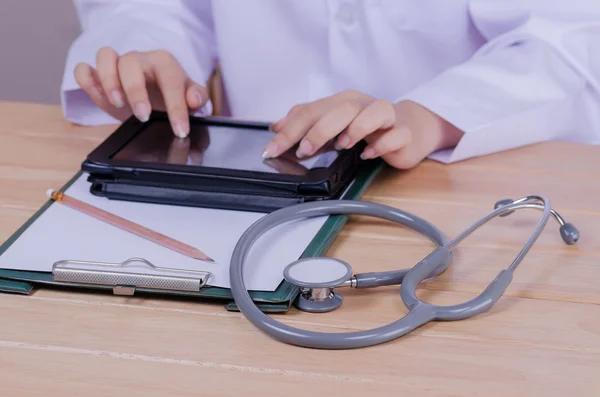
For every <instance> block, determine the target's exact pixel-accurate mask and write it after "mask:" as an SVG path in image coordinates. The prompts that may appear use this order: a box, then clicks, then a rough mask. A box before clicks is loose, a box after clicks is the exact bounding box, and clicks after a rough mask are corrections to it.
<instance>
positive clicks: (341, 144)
mask: <svg viewBox="0 0 600 397" xmlns="http://www.w3.org/2000/svg"><path fill="white" fill-rule="evenodd" d="M349 144H350V137H349V136H348V135H342V136H340V138H339V139H338V141H337V142H336V143H335V150H342V149H346V148H347V147H348V145H349Z"/></svg>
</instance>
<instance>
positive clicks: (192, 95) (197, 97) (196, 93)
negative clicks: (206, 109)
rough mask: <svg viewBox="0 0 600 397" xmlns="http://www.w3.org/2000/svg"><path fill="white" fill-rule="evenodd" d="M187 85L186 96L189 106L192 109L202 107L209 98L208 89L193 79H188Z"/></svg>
mask: <svg viewBox="0 0 600 397" xmlns="http://www.w3.org/2000/svg"><path fill="white" fill-rule="evenodd" d="M186 85H187V88H186V93H185V97H186V101H187V104H188V107H189V108H190V109H192V110H199V109H201V108H202V107H203V106H204V105H206V103H207V102H208V100H209V97H208V89H207V88H206V87H204V86H203V85H200V84H198V83H195V82H194V81H192V80H188V82H187V84H186Z"/></svg>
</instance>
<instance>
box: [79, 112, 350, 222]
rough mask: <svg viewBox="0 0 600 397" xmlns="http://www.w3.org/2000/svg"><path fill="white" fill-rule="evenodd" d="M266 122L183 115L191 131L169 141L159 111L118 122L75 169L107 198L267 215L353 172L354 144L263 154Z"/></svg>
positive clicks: (337, 184) (317, 196) (343, 182)
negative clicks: (310, 152) (304, 153)
mask: <svg viewBox="0 0 600 397" xmlns="http://www.w3.org/2000/svg"><path fill="white" fill-rule="evenodd" d="M269 126H270V124H269V123H261V122H253V121H245V120H237V119H230V118H221V117H190V134H189V135H188V137H186V138H179V137H177V136H175V134H174V133H173V130H172V128H171V126H170V123H169V120H168V116H167V114H166V113H165V112H158V111H154V112H153V113H152V114H151V117H150V119H149V120H148V121H147V122H145V123H142V122H140V121H138V120H137V119H136V118H135V117H131V118H130V119H128V120H127V121H125V122H124V123H123V124H122V125H121V126H119V128H118V129H117V130H116V131H115V132H114V133H113V134H111V135H110V136H109V137H108V138H107V139H106V140H105V141H104V142H103V143H102V144H100V145H99V146H98V147H97V148H96V149H95V150H94V151H92V152H91V153H90V154H89V155H88V157H87V159H86V160H85V161H84V162H83V164H82V171H84V172H87V173H88V174H89V181H90V182H91V183H92V185H91V192H92V193H93V194H95V195H98V196H103V197H107V198H109V199H121V200H132V201H142V202H153V203H164V204H176V205H190V206H203V207H213V208H221V209H238V210H247V211H261V212H264V211H272V210H275V209H279V208H282V207H285V206H288V205H292V204H296V203H300V202H306V201H314V200H328V199H335V198H337V197H339V195H340V194H341V193H343V191H344V189H345V188H346V187H347V186H348V184H349V183H350V182H351V181H352V179H353V178H354V176H355V174H356V171H357V170H358V168H359V167H360V164H361V159H360V156H359V155H360V149H361V145H358V146H356V147H354V148H351V149H349V150H343V151H337V150H334V149H333V148H332V146H330V145H329V146H326V147H324V148H323V149H322V150H320V151H319V153H317V154H316V155H314V156H311V157H309V158H303V159H298V158H297V157H296V156H295V154H294V153H295V151H296V149H297V148H296V147H293V148H291V149H290V150H289V151H288V152H287V153H285V154H283V155H281V156H279V157H278V158H275V159H263V158H262V153H263V151H264V148H265V147H266V145H267V144H268V142H269V141H270V140H271V139H272V138H273V136H274V134H275V133H274V132H272V131H271V130H270V129H269Z"/></svg>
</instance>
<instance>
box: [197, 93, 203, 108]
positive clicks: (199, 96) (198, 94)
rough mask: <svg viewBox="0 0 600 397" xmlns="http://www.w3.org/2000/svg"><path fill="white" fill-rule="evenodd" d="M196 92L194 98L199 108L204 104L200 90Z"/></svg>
mask: <svg viewBox="0 0 600 397" xmlns="http://www.w3.org/2000/svg"><path fill="white" fill-rule="evenodd" d="M195 92H196V97H198V103H199V104H200V106H202V104H203V103H204V97H203V96H202V93H201V92H200V90H195Z"/></svg>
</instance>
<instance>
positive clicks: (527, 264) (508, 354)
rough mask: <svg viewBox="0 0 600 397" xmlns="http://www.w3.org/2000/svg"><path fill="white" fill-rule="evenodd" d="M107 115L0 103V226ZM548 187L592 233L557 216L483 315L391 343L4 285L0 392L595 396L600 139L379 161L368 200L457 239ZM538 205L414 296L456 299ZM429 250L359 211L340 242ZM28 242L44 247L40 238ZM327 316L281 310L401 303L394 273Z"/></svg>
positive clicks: (599, 374) (188, 306)
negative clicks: (293, 342)
mask: <svg viewBox="0 0 600 397" xmlns="http://www.w3.org/2000/svg"><path fill="white" fill-rule="evenodd" d="M112 130H113V127H102V128H81V127H75V126H72V125H69V124H68V123H66V122H65V121H63V119H62V116H61V112H60V109H59V108H57V107H49V106H38V105H27V104H12V103H3V104H0V240H2V241H3V240H5V239H6V238H7V237H8V236H9V235H10V234H11V233H13V232H14V230H15V229H17V228H18V227H19V226H20V225H21V224H22V223H23V222H25V221H26V220H27V218H28V217H29V216H31V214H33V212H34V211H36V210H37V209H38V207H39V206H40V205H41V204H42V203H43V202H44V201H45V200H46V198H45V196H44V192H45V190H46V189H47V188H48V187H49V186H60V185H61V184H63V183H64V182H65V181H66V180H68V179H69V178H70V177H71V176H72V175H73V173H74V172H75V171H76V170H77V169H78V167H79V165H80V162H81V160H82V159H83V157H84V156H85V155H86V154H87V153H88V152H89V151H90V150H91V149H93V148H94V147H95V146H96V145H97V144H99V143H100V142H101V141H102V140H103V139H104V138H105V137H106V136H107V134H108V133H110V132H111V131H112ZM530 193H539V194H543V195H547V196H548V197H549V198H550V199H551V200H552V203H553V205H554V208H556V210H557V211H558V212H559V213H560V214H562V215H563V216H564V217H566V218H567V220H568V221H570V222H573V223H574V224H576V225H577V226H578V227H579V229H580V231H581V235H582V238H581V240H580V242H579V243H578V245H577V246H565V245H564V244H563V243H562V240H561V239H560V237H559V234H558V225H557V224H556V223H555V222H554V221H551V222H549V223H548V227H547V228H546V230H545V231H544V233H543V235H542V236H541V237H540V239H539V240H538V242H537V244H536V245H535V246H534V248H533V249H532V251H531V253H530V254H529V256H527V257H526V259H525V260H524V262H523V263H522V265H521V266H520V267H519V269H518V270H517V271H516V273H515V278H514V281H513V283H512V285H511V286H510V287H509V290H508V291H507V293H506V295H505V296H504V297H503V298H502V299H501V300H500V301H499V302H498V303H497V305H496V306H495V307H494V308H493V309H492V310H491V311H490V312H488V313H487V314H485V315H481V316H479V317H476V318H473V319H471V320H465V321H460V322H449V323H433V324H429V325H427V326H424V327H422V328H420V329H418V330H416V331H415V332H413V333H412V334H410V335H408V336H406V337H404V338H402V339H400V340H397V341H394V342H392V343H388V344H385V345H381V346H377V347H373V348H368V349H360V350H353V351H316V350H310V349H301V348H297V347H293V346H288V345H284V344H281V343H279V342H275V341H273V340H271V339H270V338H268V337H267V336H265V335H263V334H262V333H260V332H259V331H257V330H256V329H255V328H254V327H253V326H252V325H251V324H250V323H249V322H248V321H247V320H246V319H245V318H244V317H243V316H241V315H240V314H238V313H230V312H227V311H225V310H224V309H223V307H222V305H211V304H201V303H194V302H182V301H170V300H159V299H155V300H152V299H141V298H138V297H117V296H112V295H109V294H91V293H75V292H62V291H55V290H46V289H40V290H37V291H36V292H35V293H34V294H33V295H31V296H19V295H8V294H3V295H0V319H1V322H0V324H1V325H0V390H1V392H0V395H2V396H3V397H7V396H19V397H22V396H33V395H38V394H39V395H44V396H96V395H97V396H108V395H110V396H112V395H127V396H150V395H156V396H167V395H169V396H244V395H251V396H255V395H260V396H308V395H335V396H337V395H357V396H358V395H362V396H364V395H365V393H368V392H373V393H374V394H375V395H377V396H392V395H394V396H396V395H413V396H486V397H494V396H528V397H529V396H570V395H573V396H598V393H599V392H598V390H599V389H600V306H599V304H600V287H599V284H600V213H599V210H598V209H599V208H600V200H599V199H598V198H599V197H600V147H585V146H579V145H575V144H560V143H549V144H543V145H537V146H532V147H527V148H523V149H520V150H514V151H510V152H506V153H503V154H498V155H492V156H488V157H485V158H478V159H473V160H470V161H466V162H462V163H458V164H453V165H449V166H448V165H441V164H437V163H434V162H425V163H423V164H421V165H420V166H418V167H417V168H415V169H413V170H411V171H409V172H393V171H389V172H385V173H384V175H382V176H381V177H380V178H379V179H378V180H377V181H376V182H375V184H374V185H373V187H372V188H371V189H369V190H368V192H367V194H366V195H365V199H366V200H372V201H377V202H380V203H385V204H390V205H394V206H398V207H401V208H403V209H405V210H408V211H411V212H414V213H416V214H418V215H420V216H422V217H425V218H426V219H429V220H431V221H433V222H434V223H435V224H436V225H438V226H439V227H440V228H441V229H442V230H443V231H444V232H446V233H447V234H448V235H449V236H455V235H456V234H457V233H459V232H460V231H461V230H462V229H463V228H465V227H467V226H468V225H470V224H471V223H472V222H473V221H475V220H476V219H478V218H479V217H480V216H482V215H484V214H486V213H487V212H488V211H489V210H490V209H491V208H492V206H493V203H494V202H495V201H496V200H498V199H500V198H504V197H512V198H516V197H520V196H523V195H527V194H530ZM539 216H540V213H539V211H523V212H520V213H518V214H515V215H513V216H511V217H509V218H500V219H496V220H494V221H493V222H492V223H491V224H490V225H488V226H487V227H485V228H484V229H482V230H481V231H480V232H478V233H476V234H474V235H472V236H471V237H470V238H469V239H467V240H466V241H465V242H464V243H463V244H462V245H461V246H460V247H459V249H458V250H457V251H456V259H455V262H454V264H453V265H452V266H451V268H450V269H449V270H448V271H447V272H446V273H445V274H443V275H442V276H440V277H439V278H438V279H436V280H434V281H432V282H429V283H426V284H423V285H422V287H421V288H420V292H419V295H420V296H421V297H422V298H423V299H425V300H427V301H430V302H434V303H440V304H454V303H458V302H463V301H465V300H468V299H471V298H472V297H474V296H475V295H477V294H478V293H480V292H481V291H482V290H483V289H484V288H485V287H486V286H487V285H488V283H489V282H490V281H491V280H492V279H493V278H494V277H495V276H496V274H497V273H498V271H499V270H500V269H502V268H504V267H506V266H508V264H510V262H511V261H512V259H513V258H514V256H515V255H516V253H517V252H518V251H519V250H520V249H521V246H522V244H523V243H524V242H525V241H526V239H527V238H528V236H529V234H530V233H531V231H532V229H533V228H534V227H535V222H536V221H537V219H538V218H539ZM431 248H432V245H431V243H429V242H428V241H427V240H426V239H424V238H422V237H420V236H418V235H416V234H415V233H413V232H410V231H407V230H405V229H403V228H400V227H396V226H392V225H390V224H389V223H387V222H383V221H381V222H380V221H376V220H372V219H359V218H356V219H354V218H353V219H352V221H351V222H350V223H349V224H348V225H347V227H346V228H345V230H344V231H343V233H342V235H341V236H340V237H339V239H338V240H337V242H336V243H335V244H334V246H333V247H332V248H331V250H330V255H335V256H337V257H339V258H340V259H346V260H349V261H350V262H351V263H352V264H353V267H354V270H355V271H367V270H388V269H398V268H405V267H409V266H412V265H413V264H414V263H416V261H418V260H419V259H421V258H422V257H423V256H424V255H426V254H427V253H428V252H429V251H430V249H431ZM32 249H35V248H34V247H32ZM345 297H346V300H345V302H344V305H343V306H342V308H341V309H339V310H338V311H336V312H334V313H330V314H327V315H309V314H306V313H299V312H297V311H295V310H293V311H291V312H290V313H288V314H285V315H279V316H277V318H278V319H280V320H281V321H285V322H287V323H289V324H293V325H295V326H298V327H303V328H307V329H315V330H323V331H328V332H336V331H348V330H356V329H366V328H372V327H376V326H380V325H383V324H386V323H389V322H392V321H394V320H396V319H398V318H400V317H401V316H403V315H404V314H405V313H406V309H405V308H404V306H403V305H402V302H401V300H400V298H399V296H398V288H397V287H389V288H379V289H376V290H363V291H357V290H348V291H345Z"/></svg>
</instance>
